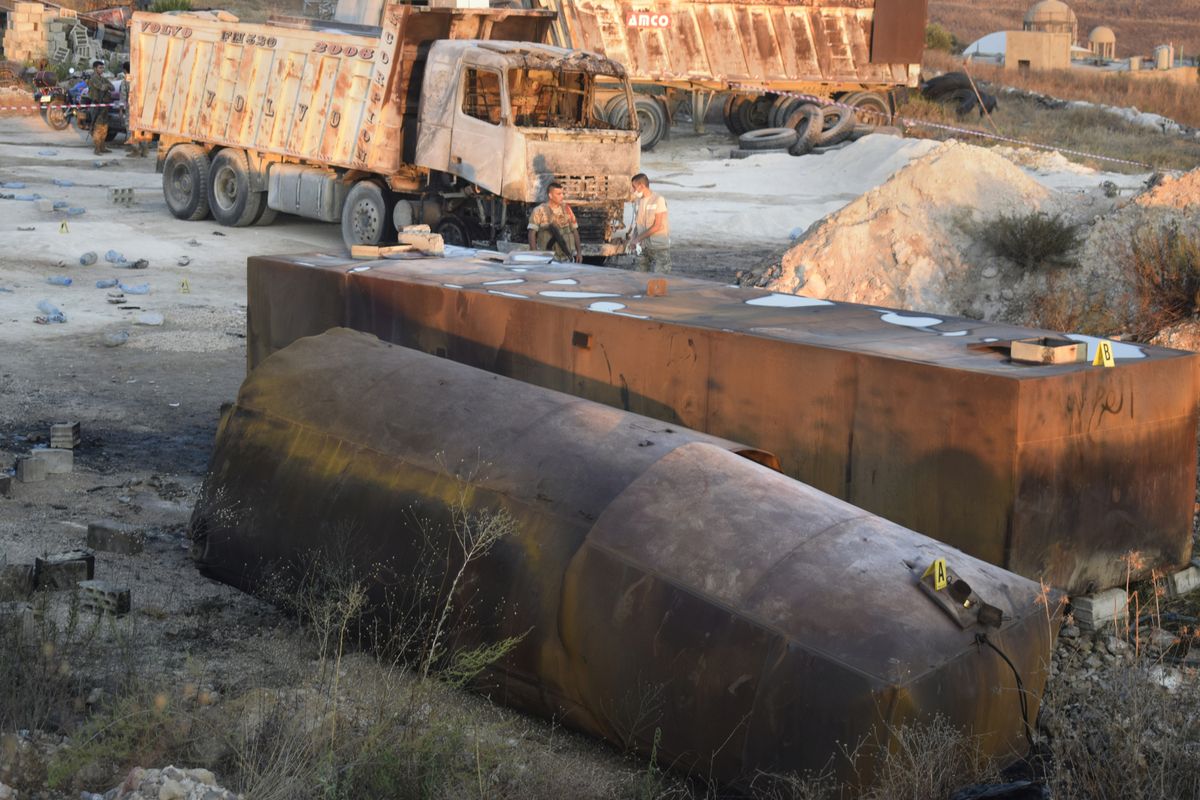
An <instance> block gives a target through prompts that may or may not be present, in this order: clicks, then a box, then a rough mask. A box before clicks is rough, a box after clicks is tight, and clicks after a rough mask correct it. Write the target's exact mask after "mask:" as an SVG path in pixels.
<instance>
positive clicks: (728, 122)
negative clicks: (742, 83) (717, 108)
mask: <svg viewBox="0 0 1200 800" xmlns="http://www.w3.org/2000/svg"><path fill="white" fill-rule="evenodd" d="M750 100H751V98H749V97H746V96H745V95H743V94H731V95H729V97H727V98H725V107H724V108H722V109H721V116H722V118H724V120H725V127H726V128H728V129H729V132H730V133H732V134H733V135H734V136H741V135H742V134H743V133H745V132H746V131H747V130H749V129H748V128H743V127H742V117H741V113H740V111H739V109H740V108H741V107H742V106H743V105H745V104H746V103H749V102H750Z"/></svg>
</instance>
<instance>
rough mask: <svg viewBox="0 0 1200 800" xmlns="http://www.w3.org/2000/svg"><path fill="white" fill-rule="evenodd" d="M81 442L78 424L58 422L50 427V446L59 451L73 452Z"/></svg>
mask: <svg viewBox="0 0 1200 800" xmlns="http://www.w3.org/2000/svg"><path fill="white" fill-rule="evenodd" d="M80 441H82V439H81V437H80V435H79V423H78V422H60V423H56V424H54V425H51V426H50V446H51V447H53V448H58V449H60V450H74V449H75V448H76V447H79V443H80Z"/></svg>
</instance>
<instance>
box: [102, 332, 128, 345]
mask: <svg viewBox="0 0 1200 800" xmlns="http://www.w3.org/2000/svg"><path fill="white" fill-rule="evenodd" d="M128 341H129V331H117V332H116V333H106V334H104V346H105V347H120V346H121V345H123V344H125V343H126V342H128Z"/></svg>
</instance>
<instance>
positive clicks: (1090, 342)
mask: <svg viewBox="0 0 1200 800" xmlns="http://www.w3.org/2000/svg"><path fill="white" fill-rule="evenodd" d="M1067 338H1068V339H1073V340H1074V341H1076V342H1087V346H1088V354H1087V357H1088V361H1091V360H1092V359H1093V358H1095V357H1096V348H1097V347H1098V346H1099V344H1100V342H1108V345H1109V347H1111V348H1112V355H1113V358H1116V359H1121V358H1145V357H1146V351H1144V350H1143V349H1142V348H1140V347H1138V346H1137V345H1132V344H1126V343H1125V342H1114V341H1112V340H1111V339H1101V338H1099V337H1096V336H1087V335H1086V334H1082V333H1068V334H1067Z"/></svg>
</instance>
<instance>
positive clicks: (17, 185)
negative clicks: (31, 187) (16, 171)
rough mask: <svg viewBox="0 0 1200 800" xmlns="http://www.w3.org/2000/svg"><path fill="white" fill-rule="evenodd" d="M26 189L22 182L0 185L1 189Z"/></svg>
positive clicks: (9, 182)
mask: <svg viewBox="0 0 1200 800" xmlns="http://www.w3.org/2000/svg"><path fill="white" fill-rule="evenodd" d="M24 188H25V184H23V183H21V182H20V181H8V182H6V183H0V189H24Z"/></svg>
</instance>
